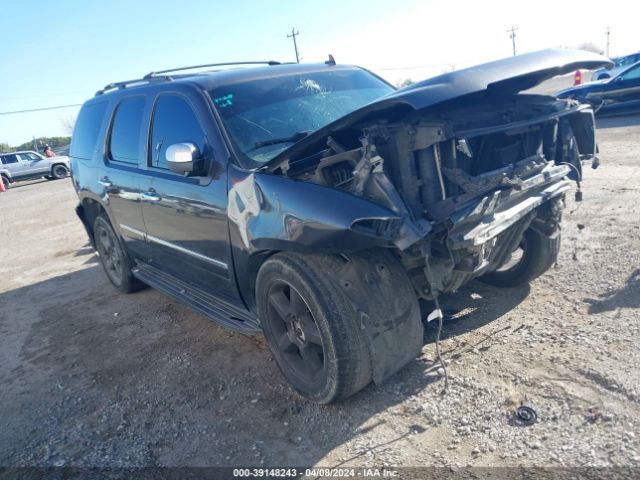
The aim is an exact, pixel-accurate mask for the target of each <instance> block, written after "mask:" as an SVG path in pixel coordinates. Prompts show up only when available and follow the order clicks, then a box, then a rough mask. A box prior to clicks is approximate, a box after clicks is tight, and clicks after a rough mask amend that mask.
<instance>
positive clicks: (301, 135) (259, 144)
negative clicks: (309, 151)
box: [253, 130, 311, 150]
mask: <svg viewBox="0 0 640 480" xmlns="http://www.w3.org/2000/svg"><path fill="white" fill-rule="evenodd" d="M310 133H311V130H306V131H304V132H296V133H294V134H293V135H291V136H289V137H282V138H272V139H270V140H263V141H262V142H256V143H255V144H254V145H253V149H254V150H255V149H256V148H261V147H266V146H268V145H277V144H279V143H289V142H297V141H299V140H302V139H303V138H304V137H306V136H308V135H309V134H310Z"/></svg>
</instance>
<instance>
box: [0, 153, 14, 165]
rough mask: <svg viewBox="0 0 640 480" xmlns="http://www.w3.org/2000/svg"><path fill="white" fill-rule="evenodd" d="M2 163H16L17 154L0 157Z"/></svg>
mask: <svg viewBox="0 0 640 480" xmlns="http://www.w3.org/2000/svg"><path fill="white" fill-rule="evenodd" d="M2 163H4V164H8V163H18V156H17V155H5V156H4V157H2Z"/></svg>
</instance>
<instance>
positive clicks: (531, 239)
mask: <svg viewBox="0 0 640 480" xmlns="http://www.w3.org/2000/svg"><path fill="white" fill-rule="evenodd" d="M560 240H561V236H560V231H559V230H556V231H555V232H554V233H553V234H552V235H551V236H548V235H546V234H544V233H542V232H539V231H538V230H534V229H533V228H529V229H528V230H527V231H526V232H525V233H524V235H523V238H522V242H521V243H520V245H519V247H518V249H516V250H515V251H514V254H515V253H516V252H518V250H520V251H521V256H520V258H519V259H518V260H517V262H516V263H515V264H513V265H508V263H509V260H507V262H506V263H505V265H503V266H502V267H499V269H498V270H496V271H494V272H491V273H487V274H486V275H483V276H481V277H479V278H478V280H480V281H481V282H483V283H486V284H488V285H493V286H495V287H516V286H519V285H523V284H525V283H529V282H531V281H532V280H534V279H536V278H538V277H539V276H540V275H542V274H543V273H544V272H546V271H547V270H549V268H551V266H552V265H553V264H554V263H555V262H556V260H557V259H558V252H559V251H560ZM512 255H513V254H512ZM505 267H507V268H505Z"/></svg>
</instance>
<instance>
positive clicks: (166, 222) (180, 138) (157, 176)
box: [142, 93, 240, 303]
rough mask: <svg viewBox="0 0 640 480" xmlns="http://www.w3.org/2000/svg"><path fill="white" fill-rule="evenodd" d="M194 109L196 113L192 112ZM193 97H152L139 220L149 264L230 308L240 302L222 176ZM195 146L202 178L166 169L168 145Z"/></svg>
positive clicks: (199, 103) (197, 101)
mask: <svg viewBox="0 0 640 480" xmlns="http://www.w3.org/2000/svg"><path fill="white" fill-rule="evenodd" d="M195 106H199V108H194V107H195ZM206 108H207V106H206V104H205V102H204V101H203V100H202V99H201V98H199V97H198V96H197V95H189V94H188V93H186V94H185V95H182V94H177V93H164V94H161V95H159V96H158V97H157V99H156V102H155V105H154V109H153V117H152V122H151V132H150V137H149V155H148V165H147V177H146V180H145V179H143V180H142V181H143V182H144V186H143V188H142V190H143V192H142V195H143V197H144V198H143V202H142V215H143V218H144V223H145V227H146V233H147V242H148V245H149V251H150V252H151V261H152V265H153V266H154V267H156V268H161V269H162V270H163V271H166V272H167V273H170V274H171V275H173V276H175V277H177V278H179V279H181V280H183V281H185V282H187V283H189V284H191V285H194V286H196V287H198V288H199V289H202V290H204V291H206V292H208V293H213V294H215V295H217V296H219V297H222V298H224V299H226V300H228V301H230V302H231V303H240V301H239V298H238V295H237V289H236V288H235V284H234V281H233V267H232V264H231V252H230V246H229V235H228V226H227V215H226V205H227V192H226V183H227V182H226V171H225V169H224V168H222V164H220V163H217V162H216V161H215V160H214V158H213V157H214V153H213V152H214V148H213V147H212V141H211V140H210V137H211V135H208V134H207V132H206V129H205V128H203V126H202V125H203V124H205V125H206V123H207V122H206V121H203V120H205V119H204V118H200V119H199V118H198V114H197V113H196V112H198V111H200V112H201V115H202V112H203V111H206ZM181 142H190V143H193V144H195V145H197V146H198V149H199V151H200V153H201V155H202V157H203V158H205V159H206V160H207V164H208V165H209V167H210V168H209V170H210V171H209V173H208V174H207V175H205V176H192V177H187V176H183V175H180V174H177V173H174V172H172V171H171V170H169V169H168V167H167V162H166V157H165V153H166V150H167V147H169V146H170V145H173V144H176V143H181Z"/></svg>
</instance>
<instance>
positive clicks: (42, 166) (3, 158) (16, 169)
mask: <svg viewBox="0 0 640 480" xmlns="http://www.w3.org/2000/svg"><path fill="white" fill-rule="evenodd" d="M68 175H69V157H51V158H46V157H45V156H43V155H42V154H40V153H38V152H34V151H31V150H28V151H22V152H11V153H2V154H0V176H2V182H3V183H4V185H5V187H8V186H9V185H10V184H12V183H13V182H15V181H16V180H27V179H31V178H41V177H45V178H47V179H48V180H54V179H55V180H57V179H60V178H65V177H66V176H68Z"/></svg>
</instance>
